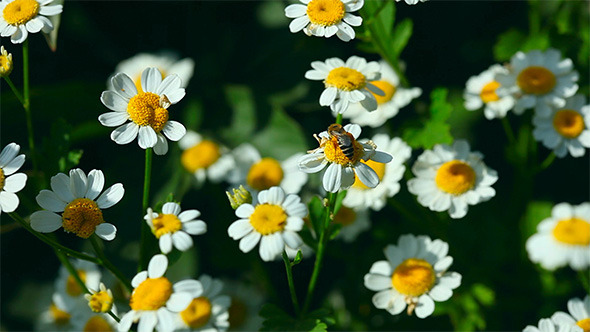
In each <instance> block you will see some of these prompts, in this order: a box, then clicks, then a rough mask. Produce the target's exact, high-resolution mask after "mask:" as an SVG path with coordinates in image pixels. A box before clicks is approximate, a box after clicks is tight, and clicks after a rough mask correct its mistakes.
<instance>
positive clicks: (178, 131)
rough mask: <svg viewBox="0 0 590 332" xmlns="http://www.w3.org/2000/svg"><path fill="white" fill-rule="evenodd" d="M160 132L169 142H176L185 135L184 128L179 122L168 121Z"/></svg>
mask: <svg viewBox="0 0 590 332" xmlns="http://www.w3.org/2000/svg"><path fill="white" fill-rule="evenodd" d="M162 132H163V133H164V135H166V137H168V139H169V140H171V141H174V142H176V141H179V140H180V139H181V138H182V137H183V136H184V134H186V128H185V127H184V126H183V125H182V124H181V123H180V122H177V121H168V122H166V125H165V126H164V129H163V130H162Z"/></svg>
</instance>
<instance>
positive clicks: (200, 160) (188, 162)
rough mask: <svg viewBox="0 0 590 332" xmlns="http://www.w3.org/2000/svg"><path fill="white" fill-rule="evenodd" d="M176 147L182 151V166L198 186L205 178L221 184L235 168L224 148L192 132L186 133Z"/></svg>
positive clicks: (231, 157) (229, 154)
mask: <svg viewBox="0 0 590 332" xmlns="http://www.w3.org/2000/svg"><path fill="white" fill-rule="evenodd" d="M178 145H179V146H180V148H181V149H182V150H184V151H183V152H182V156H181V157H180V162H181V163H182V166H184V169H186V170H187V171H188V172H190V173H192V174H193V175H194V176H195V178H196V179H197V182H198V183H199V184H201V183H203V182H205V179H206V178H209V180H211V181H212V182H216V183H217V182H221V181H223V180H224V179H225V178H226V177H227V174H228V173H229V172H230V171H231V170H232V169H233V168H234V167H235V162H234V158H233V156H232V154H231V153H229V150H228V149H227V148H226V147H225V146H222V145H219V144H218V143H216V142H214V141H212V140H208V139H204V138H203V137H202V136H201V135H199V134H197V133H196V132H194V131H191V130H189V131H187V132H186V135H184V137H183V138H182V139H180V141H178Z"/></svg>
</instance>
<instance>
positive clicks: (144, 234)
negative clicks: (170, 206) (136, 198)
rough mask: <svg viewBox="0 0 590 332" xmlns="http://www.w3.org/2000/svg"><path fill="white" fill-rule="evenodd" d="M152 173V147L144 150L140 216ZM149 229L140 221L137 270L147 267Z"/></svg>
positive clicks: (148, 199) (143, 210) (147, 197)
mask: <svg viewBox="0 0 590 332" xmlns="http://www.w3.org/2000/svg"><path fill="white" fill-rule="evenodd" d="M151 174H152V148H147V149H146V150H145V172H144V177H143V200H142V204H141V213H142V216H143V215H144V214H145V213H146V211H147V208H148V207H149V205H150V183H151V179H152V178H151ZM149 235H150V230H149V228H148V225H147V223H145V222H142V223H141V240H140V247H139V265H138V267H137V271H144V270H145V269H146V268H147V254H148V248H147V246H148V237H149Z"/></svg>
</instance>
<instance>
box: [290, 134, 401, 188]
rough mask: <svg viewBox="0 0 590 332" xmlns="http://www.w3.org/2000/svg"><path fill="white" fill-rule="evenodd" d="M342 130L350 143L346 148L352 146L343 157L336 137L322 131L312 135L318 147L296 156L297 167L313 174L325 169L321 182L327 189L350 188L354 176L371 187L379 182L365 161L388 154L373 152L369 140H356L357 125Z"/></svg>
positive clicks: (387, 158)
mask: <svg viewBox="0 0 590 332" xmlns="http://www.w3.org/2000/svg"><path fill="white" fill-rule="evenodd" d="M332 126H333V125H332ZM332 126H330V127H332ZM342 129H343V131H344V133H342V134H341V135H347V136H348V139H349V140H350V142H351V147H349V149H352V155H350V156H347V155H346V154H345V153H344V152H342V149H341V147H340V143H339V142H338V137H337V136H334V135H330V134H328V131H323V132H321V133H320V134H319V136H317V137H316V139H317V140H318V143H319V144H320V147H318V148H317V149H315V150H311V151H308V154H306V155H304V156H302V157H301V158H299V169H300V170H302V171H303V172H306V173H317V172H320V171H322V170H323V169H324V168H325V169H326V172H325V173H324V175H323V178H322V184H323V186H324V189H325V190H326V191H328V192H332V193H335V192H337V191H338V190H340V189H348V188H350V186H352V185H353V184H354V182H355V178H358V179H359V180H360V182H361V183H363V184H364V185H365V186H367V187H369V188H375V187H376V186H377V185H378V184H379V175H377V173H375V171H374V170H373V169H372V168H371V167H370V166H368V164H367V163H368V162H370V161H372V162H377V163H388V162H390V161H391V160H392V157H391V155H389V154H387V153H385V152H382V151H376V148H377V146H376V145H375V144H374V143H373V142H371V141H368V140H366V141H357V138H358V137H359V136H360V134H361V127H360V126H359V125H357V124H348V125H346V126H344V128H342Z"/></svg>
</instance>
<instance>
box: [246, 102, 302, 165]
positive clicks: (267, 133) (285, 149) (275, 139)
mask: <svg viewBox="0 0 590 332" xmlns="http://www.w3.org/2000/svg"><path fill="white" fill-rule="evenodd" d="M251 142H252V144H253V145H254V146H255V147H256V148H257V149H258V150H259V151H260V153H261V154H262V155H266V156H273V157H274V158H277V159H279V160H284V159H287V158H288V157H291V156H292V155H293V154H295V153H298V152H304V151H306V149H307V143H306V140H305V135H304V134H303V130H302V129H301V126H300V125H299V123H297V122H296V121H295V120H293V119H292V118H291V117H289V116H288V115H287V114H286V113H285V111H283V109H282V108H280V107H275V108H274V109H273V112H272V115H271V118H270V121H269V123H268V125H267V126H266V128H264V129H263V130H262V131H261V132H259V133H258V134H257V135H256V136H254V137H253V138H252V141H251Z"/></svg>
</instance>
